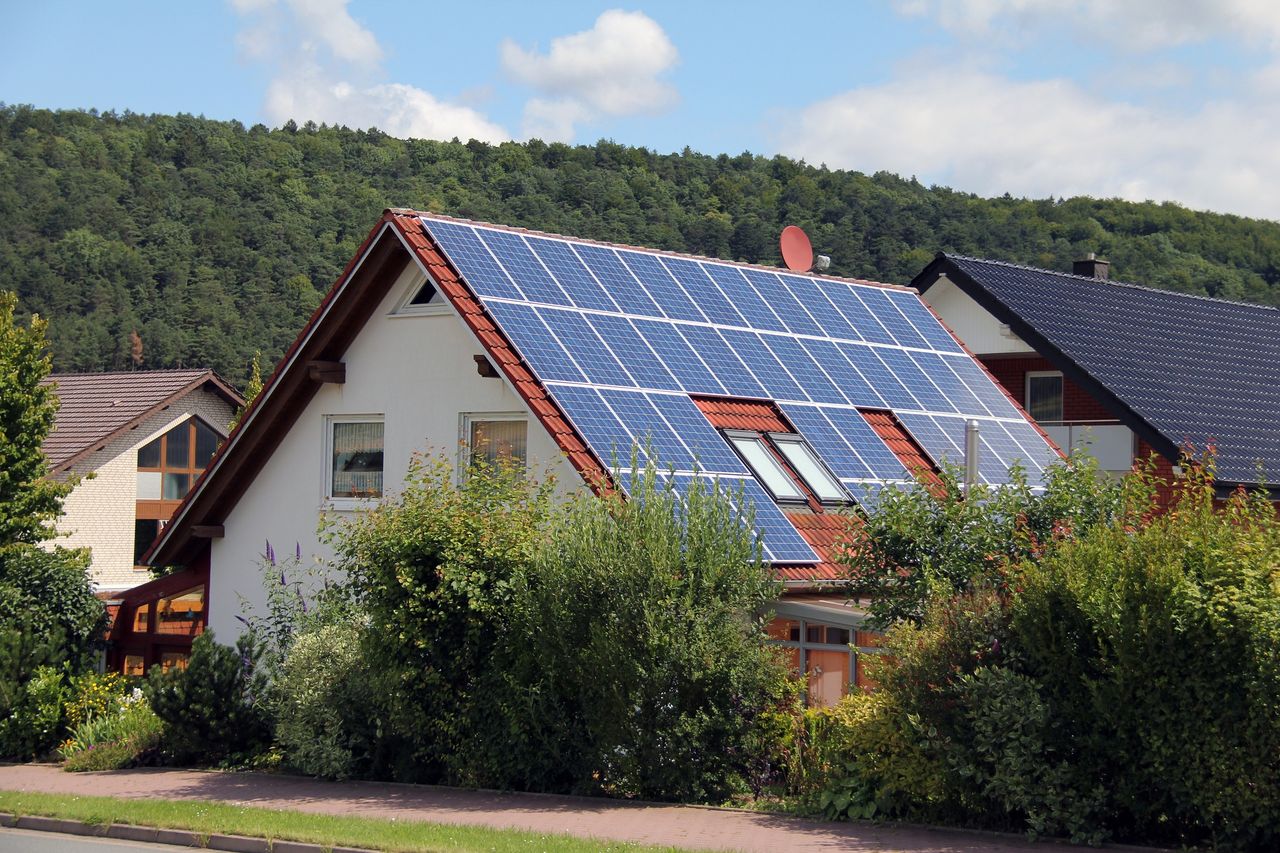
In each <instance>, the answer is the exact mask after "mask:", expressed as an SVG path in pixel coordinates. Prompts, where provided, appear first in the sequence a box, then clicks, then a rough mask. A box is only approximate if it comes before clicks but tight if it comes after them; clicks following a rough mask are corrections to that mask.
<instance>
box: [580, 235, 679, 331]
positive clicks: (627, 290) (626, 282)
mask: <svg viewBox="0 0 1280 853" xmlns="http://www.w3.org/2000/svg"><path fill="white" fill-rule="evenodd" d="M566 245H567V244H566ZM570 248H571V249H572V250H573V252H574V254H576V255H577V256H578V257H579V258H581V259H582V262H583V263H584V264H586V265H587V269H588V270H590V272H591V274H592V275H593V276H595V278H596V281H598V282H600V284H601V286H603V287H604V288H605V289H606V290H607V291H608V292H609V295H610V296H611V297H612V299H613V301H614V302H616V303H618V307H619V308H621V309H622V310H623V311H624V312H625V313H627V314H635V315H637V316H640V317H662V316H664V315H663V313H662V309H661V308H659V307H658V303H656V302H654V301H653V299H652V298H651V297H650V296H649V294H648V292H646V291H645V289H644V288H643V287H641V286H640V282H639V281H637V280H636V277H635V275H633V274H632V272H631V270H629V269H627V267H626V266H625V265H624V264H623V263H622V259H621V258H619V257H618V253H617V252H615V251H614V250H613V249H610V248H607V247H605V246H592V245H590V244H588V243H579V244H576V245H570Z"/></svg>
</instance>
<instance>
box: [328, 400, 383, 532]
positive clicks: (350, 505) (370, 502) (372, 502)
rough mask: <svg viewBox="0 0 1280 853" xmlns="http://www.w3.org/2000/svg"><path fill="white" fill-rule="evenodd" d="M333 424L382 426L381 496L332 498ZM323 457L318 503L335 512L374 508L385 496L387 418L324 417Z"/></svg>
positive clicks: (368, 415) (372, 415) (368, 416)
mask: <svg viewBox="0 0 1280 853" xmlns="http://www.w3.org/2000/svg"><path fill="white" fill-rule="evenodd" d="M335 424H382V494H381V495H379V496H378V497H376V498H335V497H334V496H333V427H334V425H335ZM323 447H324V456H323V458H322V460H321V466H320V501H321V503H323V504H325V505H327V506H329V507H331V508H333V509H335V510H340V511H342V510H361V509H369V508H371V507H373V506H376V505H377V503H378V502H379V501H380V500H382V498H383V497H385V496H386V494H387V418H386V415H383V414H359V415H325V416H324V441H323Z"/></svg>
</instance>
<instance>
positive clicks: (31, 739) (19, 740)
mask: <svg viewBox="0 0 1280 853" xmlns="http://www.w3.org/2000/svg"><path fill="white" fill-rule="evenodd" d="M67 694H68V689H67V679H66V673H65V670H64V669H63V668H61V667H53V666H41V667H37V668H36V670H35V672H33V673H32V675H31V678H30V680H29V681H27V682H26V683H25V684H23V685H22V690H21V691H20V692H18V693H17V697H16V701H14V703H13V704H12V705H11V706H10V707H9V708H8V713H7V714H6V715H5V717H4V719H0V755H4V756H9V757H13V758H18V759H22V760H25V759H28V758H38V757H41V756H43V755H45V754H47V753H49V752H50V751H52V750H53V748H54V747H55V746H57V745H58V739H59V738H60V737H62V733H63V731H64V730H65V726H64V725H63V716H62V706H63V703H64V702H65V701H66V699H67Z"/></svg>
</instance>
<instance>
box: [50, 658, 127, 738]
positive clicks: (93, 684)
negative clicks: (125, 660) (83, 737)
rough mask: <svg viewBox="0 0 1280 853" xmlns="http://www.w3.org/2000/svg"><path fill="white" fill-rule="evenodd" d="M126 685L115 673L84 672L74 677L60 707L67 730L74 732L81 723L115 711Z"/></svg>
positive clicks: (120, 676)
mask: <svg viewBox="0 0 1280 853" xmlns="http://www.w3.org/2000/svg"><path fill="white" fill-rule="evenodd" d="M125 687H126V682H125V678H124V676H123V675H121V674H120V673H118V672H108V673H98V672H86V673H82V674H81V675H77V676H74V677H73V678H72V679H71V682H70V684H69V685H68V697H67V701H66V703H65V704H64V705H63V716H64V717H65V718H66V721H67V728H68V729H69V730H71V731H75V730H76V729H77V728H79V727H80V726H81V725H83V724H84V723H87V722H89V721H90V720H93V719H96V718H97V717H101V716H102V715H104V714H108V713H110V712H112V711H115V710H116V708H117V707H118V705H119V703H120V699H121V698H122V697H123V696H124V695H125Z"/></svg>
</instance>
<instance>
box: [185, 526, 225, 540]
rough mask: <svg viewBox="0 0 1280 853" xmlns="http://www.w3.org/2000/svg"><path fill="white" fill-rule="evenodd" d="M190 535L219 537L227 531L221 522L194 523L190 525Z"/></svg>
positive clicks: (198, 537)
mask: <svg viewBox="0 0 1280 853" xmlns="http://www.w3.org/2000/svg"><path fill="white" fill-rule="evenodd" d="M191 535H192V536H194V537H195V538H196V539H221V538H222V537H224V536H226V535H227V531H226V528H224V527H223V526H222V525H221V524H195V525H192V527H191Z"/></svg>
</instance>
